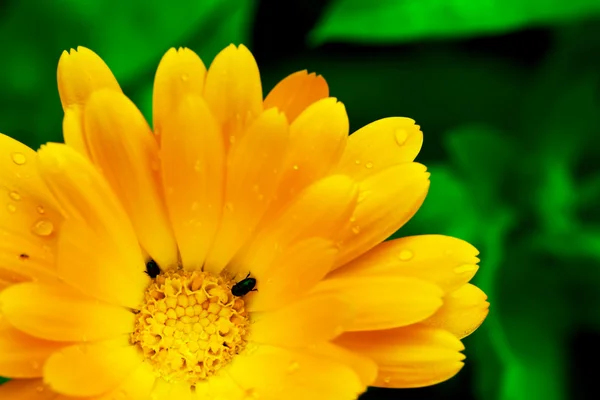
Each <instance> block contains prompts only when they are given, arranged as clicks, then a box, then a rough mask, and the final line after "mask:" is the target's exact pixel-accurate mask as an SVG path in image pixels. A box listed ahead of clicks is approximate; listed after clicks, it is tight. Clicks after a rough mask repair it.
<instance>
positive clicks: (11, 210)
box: [6, 203, 17, 213]
mask: <svg viewBox="0 0 600 400" xmlns="http://www.w3.org/2000/svg"><path fill="white" fill-rule="evenodd" d="M6 209H7V210H8V212H11V213H14V212H15V211H17V207H16V206H15V205H14V204H13V203H8V205H7V206H6Z"/></svg>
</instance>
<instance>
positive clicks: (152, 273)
mask: <svg viewBox="0 0 600 400" xmlns="http://www.w3.org/2000/svg"><path fill="white" fill-rule="evenodd" d="M144 272H145V273H146V274H148V276H149V277H150V278H152V279H154V278H156V277H157V276H158V274H160V268H159V266H158V264H157V263H156V261H154V260H150V261H148V262H147V263H146V270H145V271H144Z"/></svg>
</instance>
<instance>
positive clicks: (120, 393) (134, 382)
mask: <svg viewBox="0 0 600 400" xmlns="http://www.w3.org/2000/svg"><path fill="white" fill-rule="evenodd" d="M155 382H156V375H155V374H154V369H153V367H152V366H151V365H150V364H148V363H142V364H140V365H139V366H138V367H137V368H136V369H134V370H133V372H132V373H131V374H129V375H128V376H127V377H126V378H125V380H124V381H123V382H122V383H121V384H120V385H119V386H117V387H116V388H115V389H113V390H112V391H110V392H108V393H106V394H104V395H101V396H99V397H97V398H94V400H114V399H118V398H123V399H128V400H147V399H149V398H150V394H151V393H152V389H153V388H154V384H155Z"/></svg>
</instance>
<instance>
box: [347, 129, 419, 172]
mask: <svg viewBox="0 0 600 400" xmlns="http://www.w3.org/2000/svg"><path fill="white" fill-rule="evenodd" d="M422 144H423V133H422V132H421V131H420V129H419V126H418V125H415V121H413V120H412V119H410V118H402V117H391V118H384V119H380V120H378V121H375V122H372V123H370V124H369V125H367V126H365V127H363V128H361V129H359V130H358V131H356V132H354V133H353V134H352V135H350V137H349V138H348V146H347V147H346V151H345V152H344V156H343V157H342V161H341V162H340V167H339V169H338V172H339V173H344V174H348V175H350V176H351V177H352V178H354V179H356V180H357V181H361V180H363V179H366V178H368V177H369V176H371V175H374V174H376V173H378V172H380V171H383V170H384V169H386V168H388V167H391V166H393V165H397V164H402V163H407V162H411V161H413V160H414V159H415V157H416V156H417V154H419V151H420V150H421V145H422Z"/></svg>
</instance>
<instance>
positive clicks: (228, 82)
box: [204, 45, 263, 144]
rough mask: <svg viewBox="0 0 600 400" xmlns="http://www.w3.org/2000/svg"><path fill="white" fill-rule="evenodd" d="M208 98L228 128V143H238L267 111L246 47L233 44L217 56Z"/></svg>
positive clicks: (208, 76) (210, 72) (206, 93)
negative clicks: (246, 130)
mask: <svg viewBox="0 0 600 400" xmlns="http://www.w3.org/2000/svg"><path fill="white" fill-rule="evenodd" d="M204 98H205V99H206V102H207V104H208V105H209V107H210V109H211V110H212V112H213V113H214V115H215V117H216V118H217V121H219V122H220V123H221V124H222V126H223V128H224V129H223V133H224V135H225V138H226V139H225V143H227V144H229V143H235V142H236V141H238V140H239V139H240V136H241V134H242V133H243V130H244V127H245V126H248V124H249V123H250V122H251V121H252V120H253V119H254V118H256V117H257V116H258V115H259V114H260V113H261V112H262V111H263V97H262V84H261V82H260V73H259V71H258V66H257V65H256V60H255V59H254V56H253V55H252V53H250V50H248V48H247V47H246V46H244V45H240V46H239V47H235V46H234V45H230V46H228V47H226V48H225V49H223V50H222V51H221V52H220V53H219V54H217V56H216V57H215V59H214V60H213V62H212V64H211V65H210V67H209V69H208V72H207V74H206V83H205V85H204Z"/></svg>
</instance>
